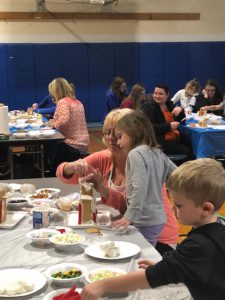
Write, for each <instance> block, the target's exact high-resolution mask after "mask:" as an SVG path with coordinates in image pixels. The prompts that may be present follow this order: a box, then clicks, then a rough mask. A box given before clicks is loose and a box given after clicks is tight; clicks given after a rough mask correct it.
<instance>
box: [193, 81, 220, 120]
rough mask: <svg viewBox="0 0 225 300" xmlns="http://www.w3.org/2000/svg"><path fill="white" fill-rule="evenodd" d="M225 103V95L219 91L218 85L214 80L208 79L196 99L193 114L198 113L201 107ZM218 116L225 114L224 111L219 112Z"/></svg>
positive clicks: (217, 112)
mask: <svg viewBox="0 0 225 300" xmlns="http://www.w3.org/2000/svg"><path fill="white" fill-rule="evenodd" d="M222 101H223V94H222V93H221V91H220V89H219V85H218V83H217V82H216V81H215V80H213V79H208V80H207V81H206V83H205V87H204V89H203V90H202V92H201V93H200V94H199V95H198V96H197V97H196V102H195V106H194V109H193V112H198V111H199V109H200V108H201V107H205V106H210V105H218V104H220V103H221V102H222ZM215 114H217V115H221V116H222V114H223V110H222V109H220V110H217V111H216V112H215Z"/></svg>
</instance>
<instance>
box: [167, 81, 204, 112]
mask: <svg viewBox="0 0 225 300" xmlns="http://www.w3.org/2000/svg"><path fill="white" fill-rule="evenodd" d="M199 90H200V83H199V81H198V79H196V78H194V79H192V80H190V81H188V82H187V83H186V86H185V88H184V89H182V90H179V91H178V92H177V93H176V94H175V95H174V96H173V98H172V99H171V101H172V102H173V104H177V106H181V107H182V108H183V109H184V110H185V112H187V113H190V112H191V111H192V110H193V106H195V102H196V98H195V96H197V95H198V93H199Z"/></svg>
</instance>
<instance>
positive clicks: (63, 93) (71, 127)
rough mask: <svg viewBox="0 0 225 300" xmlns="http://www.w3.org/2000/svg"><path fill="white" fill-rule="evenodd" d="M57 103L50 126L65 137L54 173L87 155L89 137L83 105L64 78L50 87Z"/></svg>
mask: <svg viewBox="0 0 225 300" xmlns="http://www.w3.org/2000/svg"><path fill="white" fill-rule="evenodd" d="M48 90H49V94H50V95H51V96H52V98H53V100H54V102H55V103H56V110H55V114H54V117H53V119H51V120H49V125H50V126H52V127H53V128H56V129H58V130H59V131H61V133H62V134H63V135H64V136H65V140H64V141H63V142H61V143H59V144H58V145H57V147H56V151H55V153H54V155H53V172H55V171H56V168H57V166H58V165H59V164H60V163H61V162H64V161H75V160H77V159H79V158H83V157H85V156H86V155H87V151H88V145H89V135H88V130H87V124H86V119H85V112H84V107H83V104H82V103H81V102H80V101H79V100H77V99H76V95H75V91H74V86H73V85H71V84H69V82H68V81H67V80H66V79H64V78H61V77H60V78H56V79H54V80H53V81H52V82H51V83H50V84H49V86H48Z"/></svg>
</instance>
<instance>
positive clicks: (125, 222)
mask: <svg viewBox="0 0 225 300" xmlns="http://www.w3.org/2000/svg"><path fill="white" fill-rule="evenodd" d="M130 224H131V221H130V220H128V219H127V218H125V217H123V218H121V219H119V220H117V221H114V222H113V223H112V226H113V227H114V228H120V227H123V228H127V227H128V226H129V225H130Z"/></svg>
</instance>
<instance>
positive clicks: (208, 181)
mask: <svg viewBox="0 0 225 300" xmlns="http://www.w3.org/2000/svg"><path fill="white" fill-rule="evenodd" d="M167 187H168V189H169V191H172V192H173V191H174V192H176V193H180V194H182V195H184V196H186V197H187V198H189V199H191V200H192V201H193V202H194V203H195V204H196V205H197V206H200V205H201V204H203V203H204V202H211V203H212V204H213V205H214V208H215V211H217V210H219V209H220V208H221V206H222V205H223V203H224V201H225V170H224V168H223V166H222V165H221V163H219V162H217V161H216V160H214V159H211V158H200V159H196V160H192V161H188V162H185V163H184V164H182V165H181V166H180V167H178V168H177V169H176V170H175V171H173V173H172V174H171V175H170V177H169V179H168V181H167Z"/></svg>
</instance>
